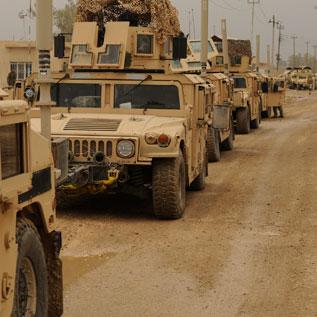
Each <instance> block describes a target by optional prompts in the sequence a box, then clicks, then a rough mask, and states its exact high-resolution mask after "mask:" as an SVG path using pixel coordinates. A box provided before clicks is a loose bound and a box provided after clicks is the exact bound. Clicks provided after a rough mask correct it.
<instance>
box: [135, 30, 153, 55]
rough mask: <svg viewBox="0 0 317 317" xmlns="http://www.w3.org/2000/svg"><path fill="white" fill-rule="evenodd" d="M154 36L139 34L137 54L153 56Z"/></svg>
mask: <svg viewBox="0 0 317 317" xmlns="http://www.w3.org/2000/svg"><path fill="white" fill-rule="evenodd" d="M153 44H154V36H153V35H152V34H138V36H137V54H142V55H143V54H145V55H153V53H154V47H153Z"/></svg>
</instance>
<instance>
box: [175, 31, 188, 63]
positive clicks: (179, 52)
mask: <svg viewBox="0 0 317 317" xmlns="http://www.w3.org/2000/svg"><path fill="white" fill-rule="evenodd" d="M183 58H187V38H186V37H184V36H183V37H174V38H173V59H174V60H180V59H183Z"/></svg>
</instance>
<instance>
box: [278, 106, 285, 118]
mask: <svg viewBox="0 0 317 317" xmlns="http://www.w3.org/2000/svg"><path fill="white" fill-rule="evenodd" d="M279 109H280V117H281V118H284V108H283V106H279Z"/></svg>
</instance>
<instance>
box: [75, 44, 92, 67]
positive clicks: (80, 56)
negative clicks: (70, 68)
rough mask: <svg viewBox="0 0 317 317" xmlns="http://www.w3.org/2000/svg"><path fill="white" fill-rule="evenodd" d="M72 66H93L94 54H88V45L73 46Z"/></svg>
mask: <svg viewBox="0 0 317 317" xmlns="http://www.w3.org/2000/svg"><path fill="white" fill-rule="evenodd" d="M71 64H73V65H78V66H80V65H83V66H90V65H91V64H92V53H90V52H88V45H86V44H79V45H73V51H72V59H71Z"/></svg>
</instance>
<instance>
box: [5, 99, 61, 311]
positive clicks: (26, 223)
mask: <svg viewBox="0 0 317 317" xmlns="http://www.w3.org/2000/svg"><path fill="white" fill-rule="evenodd" d="M0 153H1V156H0V163H1V164H0V166H1V168H0V259H1V260H0V282H1V293H0V315H1V316H3V317H7V316H43V317H44V316H61V315H62V310H63V307H62V303H63V295H62V266H61V261H60V259H59V252H60V248H61V234H60V233H59V232H58V231H56V214H55V188H54V187H55V181H54V179H55V172H54V168H53V158H52V155H51V150H50V144H49V141H48V140H47V139H45V138H44V137H42V136H41V135H39V134H38V133H35V132H34V131H33V130H32V129H31V128H30V124H29V113H28V109H27V103H26V102H24V101H8V100H6V101H0Z"/></svg>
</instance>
